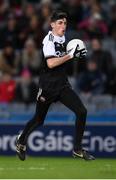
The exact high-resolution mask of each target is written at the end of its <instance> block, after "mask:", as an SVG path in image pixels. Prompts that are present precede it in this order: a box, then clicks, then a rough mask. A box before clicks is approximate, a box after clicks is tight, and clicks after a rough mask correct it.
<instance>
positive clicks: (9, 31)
mask: <svg viewBox="0 0 116 180" xmlns="http://www.w3.org/2000/svg"><path fill="white" fill-rule="evenodd" d="M17 33H18V31H17V22H16V19H15V17H14V15H13V14H10V15H9V17H8V21H7V25H6V27H5V28H3V29H2V30H1V36H0V40H1V45H0V47H1V48H3V47H4V45H5V44H4V43H6V41H9V42H11V43H12V45H13V47H14V48H15V47H16V43H17Z"/></svg>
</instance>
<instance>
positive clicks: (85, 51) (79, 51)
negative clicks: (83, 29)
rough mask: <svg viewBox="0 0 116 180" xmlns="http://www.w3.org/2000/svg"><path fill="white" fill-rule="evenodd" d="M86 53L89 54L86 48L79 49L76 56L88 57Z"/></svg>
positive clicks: (80, 57)
mask: <svg viewBox="0 0 116 180" xmlns="http://www.w3.org/2000/svg"><path fill="white" fill-rule="evenodd" d="M86 55H87V49H85V48H84V49H81V50H77V52H75V55H74V57H75V58H79V59H82V58H84V57H86Z"/></svg>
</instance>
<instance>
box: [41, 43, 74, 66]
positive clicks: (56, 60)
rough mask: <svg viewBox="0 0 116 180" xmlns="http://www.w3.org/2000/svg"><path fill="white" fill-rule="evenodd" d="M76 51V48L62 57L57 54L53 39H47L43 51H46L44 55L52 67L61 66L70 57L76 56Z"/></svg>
mask: <svg viewBox="0 0 116 180" xmlns="http://www.w3.org/2000/svg"><path fill="white" fill-rule="evenodd" d="M74 51H75V50H73V49H72V50H71V51H70V53H68V54H66V55H64V56H62V57H58V56H57V55H56V52H55V47H54V43H53V42H52V41H47V42H45V43H44V44H43V53H44V57H45V59H46V61H47V66H48V67H49V68H50V69H52V68H54V67H57V66H60V65H62V64H63V63H65V62H67V61H69V60H70V59H72V58H73V56H74Z"/></svg>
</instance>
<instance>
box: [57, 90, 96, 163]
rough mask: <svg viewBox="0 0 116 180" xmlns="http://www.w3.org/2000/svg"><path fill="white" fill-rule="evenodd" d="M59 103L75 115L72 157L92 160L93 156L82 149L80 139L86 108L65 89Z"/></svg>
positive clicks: (75, 96)
mask: <svg viewBox="0 0 116 180" xmlns="http://www.w3.org/2000/svg"><path fill="white" fill-rule="evenodd" d="M60 101H61V102H62V103H63V104H64V105H65V106H67V107H68V108H69V109H71V110H72V111H73V112H74V113H75V115H76V121H75V137H74V151H73V155H75V156H76V155H77V156H78V157H79V156H80V157H81V158H84V159H86V160H89V159H93V156H91V155H89V154H88V153H87V152H86V151H84V150H83V149H82V139H83V134H84V130H85V125H86V116H87V110H86V108H85V107H84V105H83V103H82V102H81V100H80V98H79V97H78V96H77V94H76V93H75V92H74V91H73V90H72V89H71V88H65V89H64V90H63V91H62V93H61V96H60Z"/></svg>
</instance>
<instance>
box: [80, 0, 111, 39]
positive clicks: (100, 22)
mask: <svg viewBox="0 0 116 180" xmlns="http://www.w3.org/2000/svg"><path fill="white" fill-rule="evenodd" d="M78 29H79V30H81V31H83V34H84V35H83V36H84V38H85V39H92V38H94V37H98V38H104V37H105V36H106V35H107V34H108V25H107V23H106V21H104V18H103V14H102V9H101V7H100V6H99V3H98V4H97V3H93V5H92V6H91V13H90V15H89V16H88V17H87V18H86V19H84V20H83V21H81V22H80V23H79V24H78Z"/></svg>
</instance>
